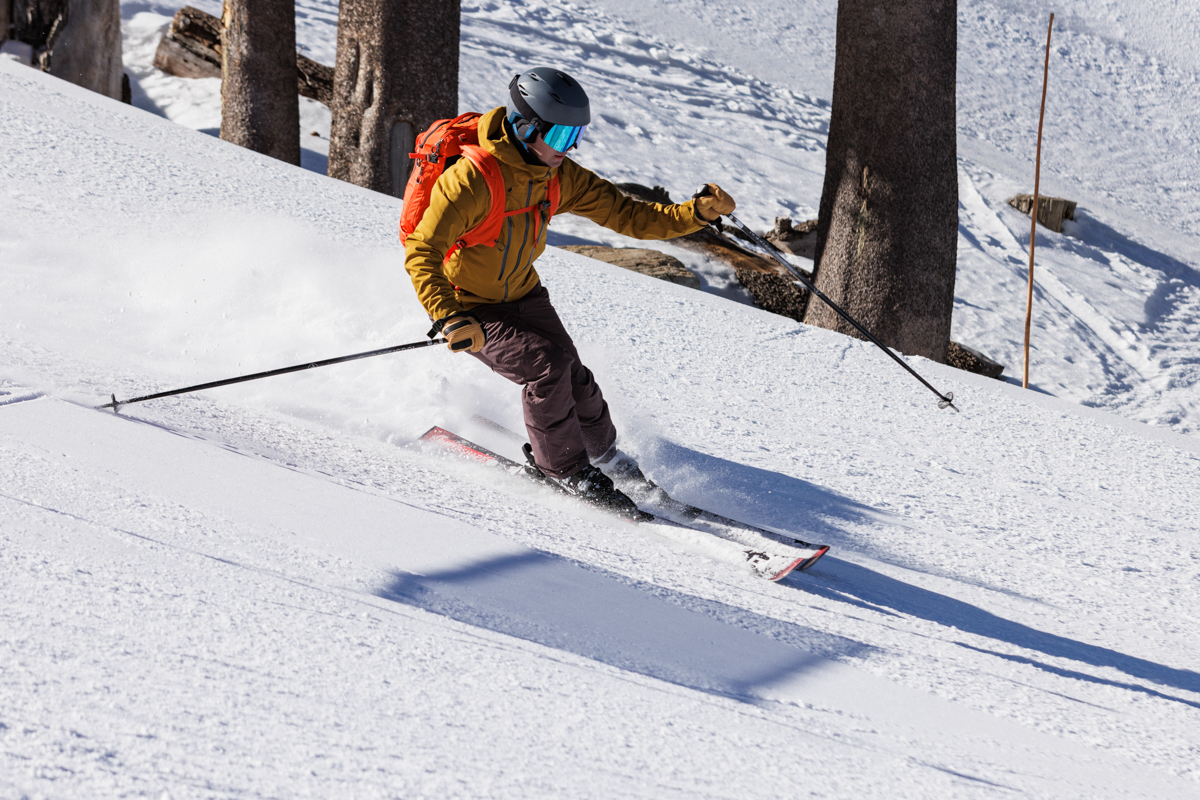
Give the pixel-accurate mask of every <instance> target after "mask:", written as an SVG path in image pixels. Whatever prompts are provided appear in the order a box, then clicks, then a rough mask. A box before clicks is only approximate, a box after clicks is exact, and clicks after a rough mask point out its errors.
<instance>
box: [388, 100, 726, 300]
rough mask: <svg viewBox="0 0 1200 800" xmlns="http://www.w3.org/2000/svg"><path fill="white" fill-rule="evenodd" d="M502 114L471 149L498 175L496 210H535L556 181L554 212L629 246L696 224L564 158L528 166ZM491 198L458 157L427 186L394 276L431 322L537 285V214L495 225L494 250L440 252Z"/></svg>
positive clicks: (678, 209) (493, 116)
mask: <svg viewBox="0 0 1200 800" xmlns="http://www.w3.org/2000/svg"><path fill="white" fill-rule="evenodd" d="M504 115H505V109H504V107H503V106H501V107H499V108H495V109H493V110H491V111H489V112H488V113H486V114H484V115H483V117H482V118H480V120H479V144H480V146H482V147H483V148H484V149H485V150H487V151H488V152H489V153H491V154H492V155H493V156H495V158H496V160H497V162H498V163H499V166H500V174H501V175H502V176H503V177H504V185H505V187H506V188H507V190H508V192H507V197H506V198H505V201H504V210H505V211H516V210H518V209H522V208H527V207H529V206H537V205H538V204H540V203H542V202H543V201H544V200H545V199H546V195H547V189H548V187H549V184H550V178H551V177H552V176H553V174H554V173H555V172H557V173H558V176H559V184H560V187H561V200H560V202H559V207H558V211H557V212H556V213H558V214H563V213H569V214H578V215H580V216H583V217H587V218H588V219H590V220H592V221H593V222H596V223H598V224H600V225H603V226H604V227H606V228H610V229H612V230H614V231H617V232H618V233H621V234H624V235H625V236H632V237H634V238H636V239H672V238H674V237H676V236H684V235H686V234H689V233H692V232H694V231H698V230H700V228H702V227H703V226H704V223H703V221H701V220H700V219H699V218H698V217H697V216H696V212H695V210H694V208H693V206H692V203H693V201H691V200H689V201H688V202H686V203H680V204H677V205H663V204H660V203H644V202H641V201H638V200H633V199H631V198H629V197H626V196H625V195H623V194H622V193H621V191H620V190H619V189H617V187H616V186H614V185H613V184H611V183H609V182H608V181H606V180H604V179H603V178H601V177H599V176H598V175H596V174H595V173H593V172H590V171H589V170H586V169H584V168H583V167H581V166H579V165H578V164H576V163H575V162H574V161H572V160H570V159H569V158H568V159H565V160H564V161H563V162H562V166H560V167H558V168H557V169H555V170H552V169H550V168H549V167H545V166H540V165H534V164H529V163H527V162H526V161H525V159H524V157H522V155H521V151H520V150H519V149H518V148H519V147H520V145H518V144H517V143H516V142H514V141H512V140H511V139H510V138H509V136H508V130H507V129H506V127H505V125H504ZM491 203H492V198H491V193H490V192H489V191H488V187H487V183H486V181H485V179H484V177H483V173H482V172H480V170H479V168H478V167H476V166H475V165H474V164H472V163H471V161H470V160H469V159H466V158H462V159H459V160H458V161H456V162H455V163H453V164H451V165H450V167H449V168H447V169H446V171H445V172H443V173H442V176H441V177H440V178H439V179H438V182H437V184H436V185H435V186H434V189H433V193H432V195H431V197H430V203H429V209H428V210H427V211H426V212H425V216H424V217H422V218H421V222H420V223H419V224H418V225H417V227H416V229H415V230H414V231H413V232H412V235H411V236H409V237H408V239H407V241H405V243H404V268H405V269H406V270H408V274H409V276H410V277H411V278H412V282H413V287H414V288H415V289H416V290H417V298H418V299H419V300H420V301H421V305H422V306H424V307H425V310H426V311H427V312H428V313H429V315H430V316H431V317H433V318H434V319H442V318H443V317H447V316H449V315H450V314H454V313H458V312H461V311H465V310H467V309H469V308H471V307H472V306H477V305H480V304H483V303H504V302H510V301H513V300H519V299H521V298H522V297H524V296H525V295H526V294H528V293H529V292H530V291H531V290H532V289H533V288H534V287H535V286H537V285H538V281H539V280H540V278H539V277H538V274H537V271H536V270H534V268H533V262H534V261H535V260H537V258H538V256H540V255H541V254H542V252H543V251H544V250H545V249H546V220H545V218H544V217H542V218H540V219H539V218H537V217H538V216H540V215H542V214H544V213H545V212H543V211H541V210H539V209H537V208H535V209H534V210H532V211H529V212H527V213H525V214H518V215H515V216H511V217H508V218H506V219H505V221H504V223H503V225H502V226H501V228H500V237H499V238H498V239H497V240H496V244H495V246H490V247H489V246H486V245H476V246H474V247H465V248H460V249H459V250H456V251H455V252H454V254H453V255H452V256H451V257H450V259H449V260H446V253H447V252H449V251H450V248H451V247H452V246H453V245H454V243H455V242H457V241H458V240H459V239H460V238H462V236H463V234H464V233H466V232H467V231H468V230H470V229H471V228H473V227H475V226H476V225H478V224H479V223H480V222H481V221H482V220H483V219H484V217H486V216H487V213H488V211H489V209H490V208H491Z"/></svg>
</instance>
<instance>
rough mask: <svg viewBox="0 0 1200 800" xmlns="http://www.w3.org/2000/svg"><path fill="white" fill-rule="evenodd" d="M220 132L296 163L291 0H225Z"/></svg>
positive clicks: (230, 139) (296, 110) (297, 137)
mask: <svg viewBox="0 0 1200 800" xmlns="http://www.w3.org/2000/svg"><path fill="white" fill-rule="evenodd" d="M222 22H223V23H224V34H223V35H222V45H221V54H222V62H221V138H222V139H224V140H225V141H227V142H233V143H234V144H238V145H241V146H242V147H246V148H249V149H250V150H254V151H256V152H259V153H264V154H266V155H269V156H272V157H274V158H278V159H279V160H280V161H286V162H288V163H289V164H297V165H298V164H299V163H300V101H299V99H298V95H297V89H298V86H299V83H298V80H299V79H298V77H297V73H296V6H295V2H294V0H225V14H224V18H223V20H222Z"/></svg>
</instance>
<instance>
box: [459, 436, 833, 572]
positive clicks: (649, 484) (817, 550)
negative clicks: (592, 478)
mask: <svg viewBox="0 0 1200 800" xmlns="http://www.w3.org/2000/svg"><path fill="white" fill-rule="evenodd" d="M473 419H474V421H475V422H477V423H479V424H481V425H484V426H486V427H488V428H490V429H492V430H494V431H496V432H497V433H500V434H503V435H504V436H505V437H507V438H509V439H512V440H513V441H524V437H522V436H521V435H520V434H518V433H516V432H514V431H511V430H509V429H508V428H506V427H504V426H503V425H501V424H500V423H498V422H493V421H492V420H490V419H488V418H487V417H485V416H482V415H480V414H476V415H475V416H474V417H473ZM613 482H614V483H615V484H616V486H617V488H618V489H620V490H621V491H622V492H624V493H625V494H626V495H628V496H629V498H630V499H632V500H633V501H634V502H635V503H637V504H638V508H642V509H644V510H647V511H650V512H652V513H654V515H655V516H656V517H658V518H660V519H663V518H665V519H669V520H672V521H674V522H679V523H681V524H684V525H687V526H688V527H690V528H693V529H695V530H701V531H704V532H705V533H711V534H713V535H714V536H720V537H721V538H723V539H729V540H731V541H736V542H738V543H739V544H744V545H746V546H748V547H767V548H771V549H774V550H778V549H780V548H785V549H786V551H796V550H799V551H802V552H803V555H804V558H803V560H802V561H801V563H800V566H799V567H797V569H799V570H801V571H803V570H806V569H809V568H810V567H812V565H813V564H816V563H817V561H819V560H820V559H821V556H823V555H825V553H827V552H828V551H829V545H825V544H814V543H812V542H806V541H804V540H803V539H799V538H797V537H795V536H791V535H788V534H785V533H778V532H776V531H772V530H768V529H766V528H761V527H759V526H757V525H751V524H750V523H748V522H742V521H741V520H737V519H733V518H731V517H726V516H723V515H721V514H717V513H715V512H712V511H707V510H705V509H703V508H700V507H698V506H694V505H691V504H690V503H684V502H682V501H679V500H676V499H675V498H673V497H671V496H670V495H669V494H667V492H666V490H665V489H663V488H662V487H661V486H659V485H658V484H656V483H654V481H651V480H646V481H645V483H642V482H640V481H621V480H617V479H614V481H613Z"/></svg>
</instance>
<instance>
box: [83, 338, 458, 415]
mask: <svg viewBox="0 0 1200 800" xmlns="http://www.w3.org/2000/svg"><path fill="white" fill-rule="evenodd" d="M445 343H446V340H445V339H430V340H429V341H427V342H410V343H409V344H398V345H395V346H394V347H384V348H381V349H379V350H368V351H367V352H365V353H355V354H353V355H349V356H339V357H337V358H327V359H325V360H324V361H314V362H312V363H309V364H297V365H295V366H294V367H281V368H279V369H272V370H268V371H266V372H255V373H254V374H253V375H241V376H238V377H236V378H226V379H225V380H222V381H212V382H210V383H200V384H197V385H195V386H186V387H184V388H182V389H172V390H170V391H168V392H158V393H156V394H148V395H144V396H142V397H133V398H130V399H129V400H118V399H117V396H116V395H115V394H114V395H112V402H111V403H105V404H104V405H102V406H96V408H97V409H100V408H111V409H112V410H113V413H114V414H116V413H117V412H118V411H119V410H120V408H121V406H127V405H129V404H130V403H141V402H144V401H146V400H157V399H159V398H160V397H171V396H172V395H177V394H187V393H188V392H199V391H201V390H202V389H215V388H217V387H218V386H229V385H230V384H232V383H244V382H245V381H256V380H258V379H259V378H271V377H274V376H276V375H286V374H287V373H289V372H300V371H301V370H306V369H316V368H317V367H328V366H329V365H331V364H341V363H342V362H344V361H355V360H357V359H360V358H370V357H371V356H385V355H387V354H388V353H399V352H400V351H402V350H416V349H417V348H419V347H431V346H433V345H435V344H445Z"/></svg>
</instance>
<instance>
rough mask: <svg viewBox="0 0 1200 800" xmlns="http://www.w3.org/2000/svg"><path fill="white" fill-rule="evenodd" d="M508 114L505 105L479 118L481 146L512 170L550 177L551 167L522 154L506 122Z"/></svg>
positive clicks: (539, 178) (531, 175) (534, 175)
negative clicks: (526, 157)
mask: <svg viewBox="0 0 1200 800" xmlns="http://www.w3.org/2000/svg"><path fill="white" fill-rule="evenodd" d="M506 116H507V112H506V111H505V108H504V106H498V107H497V108H493V109H492V110H491V111H489V112H487V113H486V114H484V115H483V116H482V117H480V118H479V146H480V147H482V148H483V149H484V150H486V151H488V152H489V153H491V154H492V155H493V156H494V157H495V158H496V160H497V161H500V162H502V163H503V164H504V165H505V166H507V167H509V168H511V169H512V170H514V171H516V172H518V173H521V174H526V175H528V176H529V177H531V178H533V179H535V180H544V179H548V178H549V177H550V175H551V170H550V168H549V167H547V166H545V165H543V164H530V163H529V162H527V161H526V160H525V156H524V155H522V154H521V145H520V144H518V143H517V142H516V141H515V140H514V139H513V138H512V136H511V135H510V134H509V131H510V130H511V128H509V127H508V126H507V125H505V124H504V119H505V117H506Z"/></svg>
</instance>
